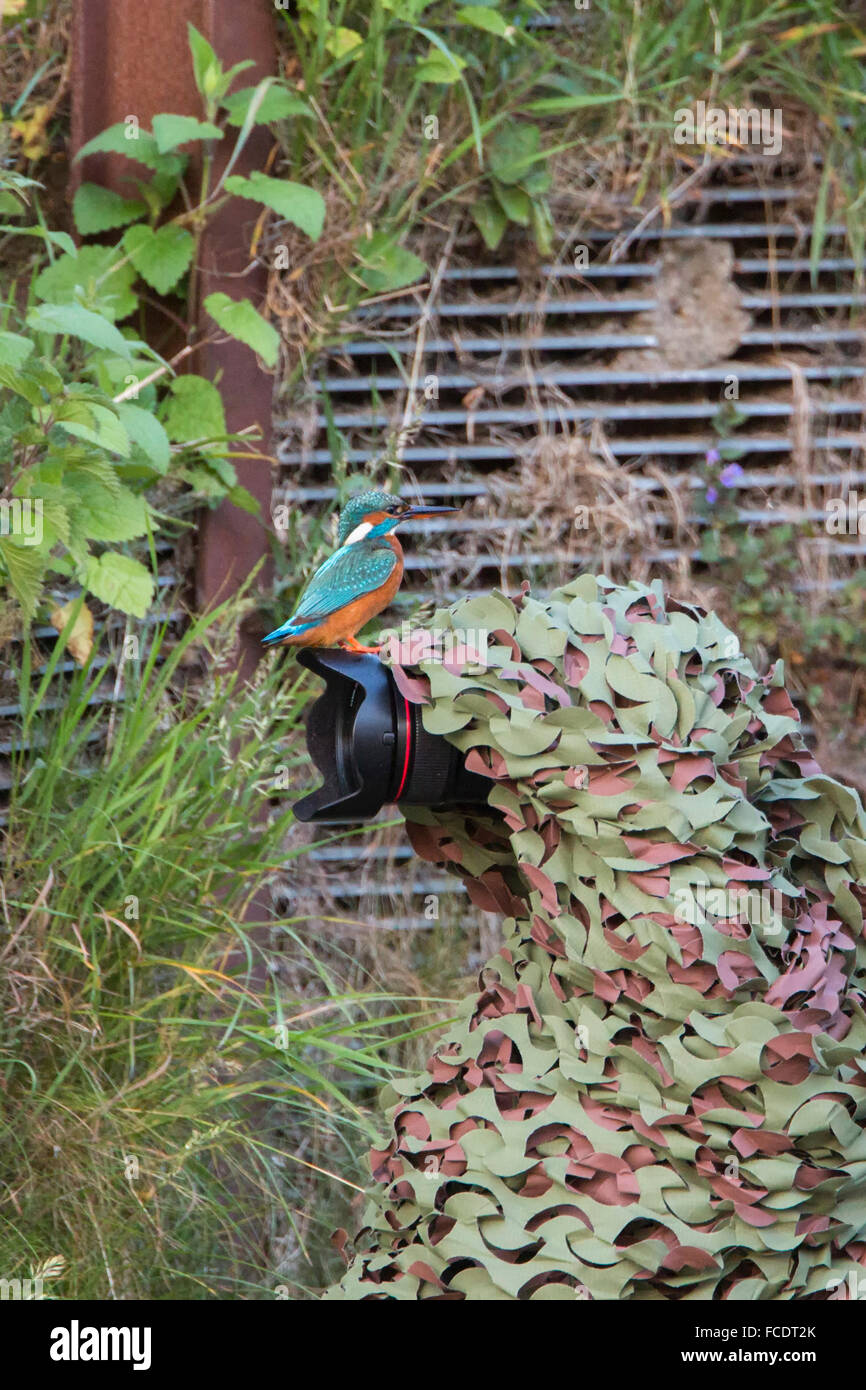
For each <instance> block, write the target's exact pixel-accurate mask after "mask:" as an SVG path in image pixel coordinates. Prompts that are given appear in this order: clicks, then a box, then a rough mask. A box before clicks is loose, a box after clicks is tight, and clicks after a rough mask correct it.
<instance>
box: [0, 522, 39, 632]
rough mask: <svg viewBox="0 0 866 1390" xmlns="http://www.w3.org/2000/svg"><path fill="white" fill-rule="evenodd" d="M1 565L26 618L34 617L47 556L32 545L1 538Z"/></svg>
mask: <svg viewBox="0 0 866 1390" xmlns="http://www.w3.org/2000/svg"><path fill="white" fill-rule="evenodd" d="M0 564H2V566H3V568H4V570H5V571H6V575H7V578H8V580H9V587H10V589H11V590H12V592H13V594H14V595H15V597H16V599H17V600H18V602H19V603H20V605H21V608H22V611H23V613H24V616H25V618H27V619H28V620H29V619H30V618H32V617H33V614H34V612H35V610H36V604H37V602H38V600H39V595H40V593H41V592H42V575H43V573H44V570H45V556H44V555H42V554H40V552H39V550H38V549H37V548H36V547H35V546H32V545H19V544H18V542H17V541H13V540H12V539H11V538H10V537H9V536H0Z"/></svg>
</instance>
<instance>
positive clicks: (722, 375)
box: [275, 362, 866, 429]
mask: <svg viewBox="0 0 866 1390" xmlns="http://www.w3.org/2000/svg"><path fill="white" fill-rule="evenodd" d="M801 370H802V373H803V376H804V377H805V379H806V380H807V381H835V380H853V379H854V378H856V377H862V376H863V375H864V374H866V367H857V366H851V365H848V364H845V363H838V364H834V365H831V366H826V367H803V368H801ZM733 371H735V374H736V376H737V377H738V379H739V380H740V381H785V382H790V381H791V380H792V379H793V373H792V371H791V370H790V368H788V367H771V366H763V365H761V364H759V363H758V364H753V363H751V362H744V363H737V364H736V367H735V368H732V367H731V366H730V365H727V366H724V367H692V368H687V369H682V370H674V369H671V370H667V371H655V372H653V371H617V370H616V369H615V368H613V369H608V368H607V367H590V368H571V367H563V368H562V369H560V370H559V371H555V370H551V367H550V365H549V364H546V365H544V366H542V367H541V368H540V369H539V371H538V373H537V375H534V376H533V377H532V384H534V385H536V386H596V387H597V386H688V385H700V384H702V383H714V382H718V381H726V380H727V379H728V377H730V376H731V375H732V372H733ZM437 376H438V385H439V390H440V391H463V390H467V389H469V388H471V387H473V386H484V387H485V388H486V389H487V390H488V391H490V392H492V393H494V394H495V393H496V392H502V391H514V390H517V389H518V388H521V387H523V388H525V387H527V386H529V385H530V378H529V376H528V375H524V374H522V373H520V372H518V371H515V372H514V373H509V374H508V375H507V376H503V375H489V376H488V375H486V374H485V373H483V372H477V373H474V374H473V375H471V376H470V375H469V374H462V373H450V374H445V373H442V374H437ZM406 385H407V383H406V381H405V380H404V379H403V377H402V376H376V375H375V373H371V375H370V376H364V377H357V376H356V377H325V379H324V381H323V382H322V384H321V388H320V387H319V384H318V383H316V384H315V386H314V390H313V394H314V395H320V394H322V392H325V393H327V394H330V395H336V394H337V392H345V393H349V392H363V393H364V394H365V395H369V394H370V391H371V388H372V387H373V386H375V387H376V390H377V391H380V392H381V391H405V389H406ZM285 424H286V422H285V421H280V420H278V421H276V422H275V428H276V429H279V428H280V427H284V426H285Z"/></svg>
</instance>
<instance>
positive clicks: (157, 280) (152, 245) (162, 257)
mask: <svg viewBox="0 0 866 1390" xmlns="http://www.w3.org/2000/svg"><path fill="white" fill-rule="evenodd" d="M123 247H124V250H125V251H126V254H127V255H128V256H129V259H130V260H131V261H132V264H133V265H134V266H135V268H136V270H137V271H138V273H139V275H140V276H141V278H142V279H143V280H146V281H147V283H148V284H149V285H151V286H152V287H153V288H154V289H155V290H156V291H157V293H158V294H168V292H169V290H170V289H173V287H174V286H175V285H176V284H177V282H178V280H179V279H180V277H181V276H182V275H183V273H184V271H185V270H186V269H187V267H188V266H189V263H190V261H191V260H192V257H193V251H194V250H195V241H194V239H193V237H192V235H191V234H190V233H189V232H188V231H186V230H185V228H183V227H172V226H168V227H160V228H159V230H158V231H154V230H153V228H152V227H130V228H129V230H128V231H127V232H125V233H124V237H123Z"/></svg>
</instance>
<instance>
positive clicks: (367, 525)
mask: <svg viewBox="0 0 866 1390" xmlns="http://www.w3.org/2000/svg"><path fill="white" fill-rule="evenodd" d="M372 529H373V523H372V521H362V522H361V525H360V526H356V527H355V529H354V531H352V532H350V534H349V535H348V536H347V537H346V539H345V540H344V541H343V546H347V545H354V544H355V542H356V541H362V540H363V539H364V537H365V536H368V535H369V534H370V532H371V531H372Z"/></svg>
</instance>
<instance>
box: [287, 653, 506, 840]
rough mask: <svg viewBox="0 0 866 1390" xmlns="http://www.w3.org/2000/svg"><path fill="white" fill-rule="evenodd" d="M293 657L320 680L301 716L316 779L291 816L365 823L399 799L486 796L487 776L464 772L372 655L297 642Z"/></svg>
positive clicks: (436, 801) (437, 802)
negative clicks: (307, 710)
mask: <svg viewBox="0 0 866 1390" xmlns="http://www.w3.org/2000/svg"><path fill="white" fill-rule="evenodd" d="M298 660H299V661H300V663H301V665H302V666H306V668H307V669H308V670H309V671H313V672H314V673H315V674H316V675H318V676H322V677H323V678H324V681H325V689H324V691H323V692H322V694H321V695H320V696H319V698H318V699H317V700H316V701H315V703H314V705H313V707H312V709H311V710H310V713H309V716H308V719H307V748H308V750H309V753H310V757H311V758H312V760H313V762H314V763H315V765H316V767H317V768H318V770H319V772H320V773H321V774H322V778H323V782H322V785H321V787H318V788H317V789H316V791H314V792H311V793H310V795H309V796H305V797H302V798H301V800H300V801H298V802H297V803H296V805H295V816H296V817H297V819H298V820H300V821H329V822H354V821H364V820H369V819H370V818H371V817H373V816H375V815H376V814H377V813H378V812H379V811H380V810H381V808H382V807H383V806H388V805H392V804H395V803H399V802H405V803H407V804H410V805H414V806H431V807H433V806H451V805H458V804H464V803H469V804H472V803H485V802H486V801H487V794H488V792H489V791H490V787H491V780H490V778H487V777H483V776H481V775H479V774H478V773H474V772H467V771H466V768H465V767H464V766H463V754H462V753H461V752H460V750H459V749H458V748H455V747H454V746H453V744H450V743H448V742H447V740H446V739H444V738H441V737H439V736H438V735H435V734H430V733H428V732H427V730H426V729H425V728H424V725H423V722H422V719H421V707H420V705H415V704H412V703H411V702H410V701H409V700H407V699H406V697H405V696H404V695H403V694H402V693H401V692H400V691H399V690H398V688H397V683H396V681H395V680H394V676H393V674H392V672H391V670H390V669H389V667H387V666H384V665H383V664H382V662H381V661H380V660H379V659H378V657H376V656H373V655H371V654H369V653H367V652H349V651H344V650H343V649H342V648H322V647H316V648H313V647H303V648H301V650H300V651H299V652H298Z"/></svg>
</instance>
